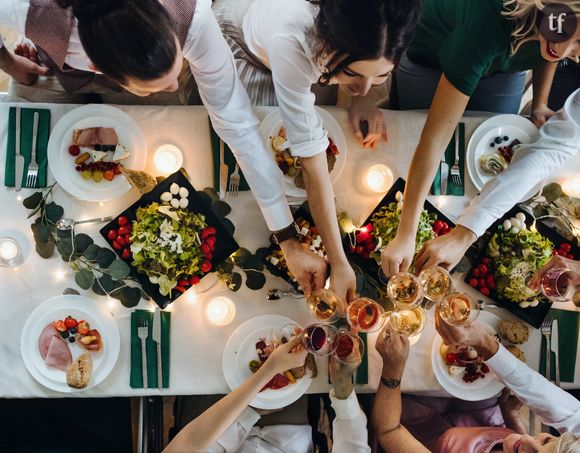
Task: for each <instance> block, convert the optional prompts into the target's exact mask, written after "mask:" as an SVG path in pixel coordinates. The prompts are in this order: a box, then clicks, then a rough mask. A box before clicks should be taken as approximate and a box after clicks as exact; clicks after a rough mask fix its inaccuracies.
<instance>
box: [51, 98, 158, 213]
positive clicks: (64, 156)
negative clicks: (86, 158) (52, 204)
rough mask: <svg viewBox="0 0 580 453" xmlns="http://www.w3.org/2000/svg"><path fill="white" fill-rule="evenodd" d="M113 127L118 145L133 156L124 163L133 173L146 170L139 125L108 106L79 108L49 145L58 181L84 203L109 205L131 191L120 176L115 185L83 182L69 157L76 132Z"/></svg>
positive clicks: (59, 126) (63, 121) (62, 121)
mask: <svg viewBox="0 0 580 453" xmlns="http://www.w3.org/2000/svg"><path fill="white" fill-rule="evenodd" d="M88 127H112V128H114V129H115V132H116V133H117V136H118V137H119V143H120V144H121V145H123V146H125V148H127V150H128V151H129V153H130V155H129V157H128V158H127V159H125V160H124V161H123V162H122V163H123V165H124V166H126V167H127V168H129V169H131V170H143V168H145V164H146V163H147V143H146V142H145V137H144V135H143V131H141V128H140V127H139V125H138V124H137V123H136V122H135V120H133V118H131V117H130V116H129V115H127V114H126V113H125V112H123V111H122V110H119V109H117V108H115V107H111V106H108V105H100V104H98V105H95V104H90V105H85V106H83V107H79V108H76V109H74V110H72V111H70V112H69V113H67V114H66V115H65V116H63V117H62V118H61V119H60V121H59V122H58V123H57V124H56V126H55V127H54V129H53V131H52V133H51V134H50V139H49V141H48V163H49V165H50V171H51V172H52V174H53V175H54V178H55V179H56V181H57V182H58V183H59V184H60V185H61V186H62V187H63V188H64V189H65V190H66V191H67V192H68V193H69V194H71V195H72V196H73V197H75V198H78V199H79V200H84V201H93V202H98V201H107V200H112V199H114V198H117V197H120V196H122V195H124V194H125V193H127V192H128V191H129V190H130V189H131V184H129V182H128V181H127V180H126V179H125V178H124V177H123V176H121V175H119V176H117V177H115V179H113V180H112V181H106V180H102V181H101V182H95V181H93V180H84V179H83V178H82V177H81V174H80V173H79V172H78V171H76V170H75V163H74V158H73V157H72V156H71V155H70V154H69V153H68V148H69V146H70V145H71V144H72V134H73V131H74V130H75V129H84V128H88Z"/></svg>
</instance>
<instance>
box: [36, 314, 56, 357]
mask: <svg viewBox="0 0 580 453" xmlns="http://www.w3.org/2000/svg"><path fill="white" fill-rule="evenodd" d="M52 337H57V338H58V332H57V331H56V330H55V328H54V324H53V323H52V322H51V323H50V324H48V325H47V326H46V327H45V328H44V329H43V330H42V332H41V333H40V337H38V350H39V351H40V356H41V357H42V360H46V355H47V354H48V348H49V346H50V343H51V341H52Z"/></svg>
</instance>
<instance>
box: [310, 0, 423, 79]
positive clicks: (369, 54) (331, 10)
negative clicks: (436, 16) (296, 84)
mask: <svg viewBox="0 0 580 453" xmlns="http://www.w3.org/2000/svg"><path fill="white" fill-rule="evenodd" d="M308 1H310V2H311V3H315V4H317V5H318V6H319V8H320V10H319V13H318V16H317V17H316V20H315V29H316V30H315V32H316V39H317V40H318V41H319V49H318V50H319V55H321V54H329V53H332V52H335V54H334V55H333V57H332V58H331V59H330V60H329V61H328V62H327V63H326V67H327V71H326V72H325V73H324V74H322V75H321V76H320V79H319V83H320V84H321V85H327V84H328V83H329V82H330V80H331V79H332V78H333V77H334V76H336V75H337V74H338V73H340V72H341V71H342V70H343V69H345V68H346V67H347V66H348V65H350V64H351V63H354V62H355V61H361V60H378V59H379V58H381V57H385V58H386V59H387V60H389V61H392V62H393V63H394V64H395V65H397V64H398V63H399V60H400V59H401V56H402V55H403V52H404V51H405V50H406V48H407V46H408V45H409V43H410V41H411V38H412V37H413V33H414V32H415V27H416V26H417V23H418V22H419V18H420V15H421V4H420V0H308ZM333 66H334V67H333ZM330 68H332V69H330Z"/></svg>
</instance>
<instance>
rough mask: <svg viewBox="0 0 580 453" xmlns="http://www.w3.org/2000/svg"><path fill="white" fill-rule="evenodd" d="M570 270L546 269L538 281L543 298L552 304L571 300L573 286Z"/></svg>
mask: <svg viewBox="0 0 580 453" xmlns="http://www.w3.org/2000/svg"><path fill="white" fill-rule="evenodd" d="M570 280H571V273H570V269H565V268H556V267H554V268H552V269H548V270H547V271H546V273H545V274H544V276H543V277H542V280H541V281H540V289H541V291H542V294H543V295H544V297H545V298H546V299H548V300H550V301H552V302H566V301H568V300H572V297H573V288H574V285H572V283H571V281H570Z"/></svg>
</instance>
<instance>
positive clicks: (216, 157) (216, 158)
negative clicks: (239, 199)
mask: <svg viewBox="0 0 580 453" xmlns="http://www.w3.org/2000/svg"><path fill="white" fill-rule="evenodd" d="M209 139H210V140H211V154H212V156H213V187H214V189H215V190H216V192H219V187H220V138H219V136H218V134H216V131H215V130H214V129H213V126H212V125H211V121H210V122H209ZM224 162H225V163H226V164H227V166H228V168H229V171H228V175H231V174H232V172H233V171H234V170H235V168H236V158H235V157H234V154H233V153H232V150H231V149H230V147H229V146H228V145H227V143H224ZM228 184H229V179H228ZM227 190H228V188H227V187H226V191H227ZM238 190H240V191H242V190H250V186H248V182H247V181H246V178H244V174H243V173H242V170H240V187H239V189H238Z"/></svg>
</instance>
